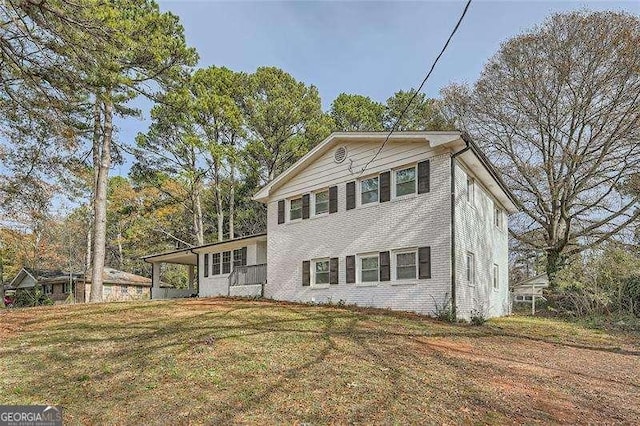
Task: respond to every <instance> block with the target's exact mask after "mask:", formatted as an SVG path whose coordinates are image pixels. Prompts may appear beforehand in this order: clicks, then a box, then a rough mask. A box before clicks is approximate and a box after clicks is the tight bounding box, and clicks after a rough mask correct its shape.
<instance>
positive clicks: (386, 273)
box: [380, 251, 391, 281]
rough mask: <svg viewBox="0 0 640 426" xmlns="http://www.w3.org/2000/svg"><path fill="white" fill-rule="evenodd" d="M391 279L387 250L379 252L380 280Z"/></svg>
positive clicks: (389, 259)
mask: <svg viewBox="0 0 640 426" xmlns="http://www.w3.org/2000/svg"><path fill="white" fill-rule="evenodd" d="M390 280H391V257H390V256H389V252H388V251H381V252H380V281H390Z"/></svg>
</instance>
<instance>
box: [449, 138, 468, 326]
mask: <svg viewBox="0 0 640 426" xmlns="http://www.w3.org/2000/svg"><path fill="white" fill-rule="evenodd" d="M462 140H463V141H464V143H465V145H466V146H465V147H464V148H463V149H461V150H460V151H458V152H455V153H453V154H452V155H451V178H450V179H451V313H452V316H453V318H454V319H457V318H458V317H457V312H456V157H458V156H459V155H461V154H464V153H465V152H467V151H469V150H470V149H471V144H470V143H469V141H470V139H468V138H467V137H464V136H463V137H462Z"/></svg>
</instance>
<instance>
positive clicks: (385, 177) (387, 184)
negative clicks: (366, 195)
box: [380, 172, 391, 203]
mask: <svg viewBox="0 0 640 426" xmlns="http://www.w3.org/2000/svg"><path fill="white" fill-rule="evenodd" d="M389 200H391V172H384V173H380V202H381V203H384V202H385V201H389Z"/></svg>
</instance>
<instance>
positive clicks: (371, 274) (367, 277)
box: [362, 270, 378, 283]
mask: <svg viewBox="0 0 640 426" xmlns="http://www.w3.org/2000/svg"><path fill="white" fill-rule="evenodd" d="M372 281H378V270H375V271H362V282H363V283H367V282H372Z"/></svg>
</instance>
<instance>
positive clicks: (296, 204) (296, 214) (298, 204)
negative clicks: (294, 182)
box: [289, 198, 302, 220]
mask: <svg viewBox="0 0 640 426" xmlns="http://www.w3.org/2000/svg"><path fill="white" fill-rule="evenodd" d="M301 217H302V198H296V199H295V200H291V206H290V209H289V219H291V220H295V219H300V218H301Z"/></svg>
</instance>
